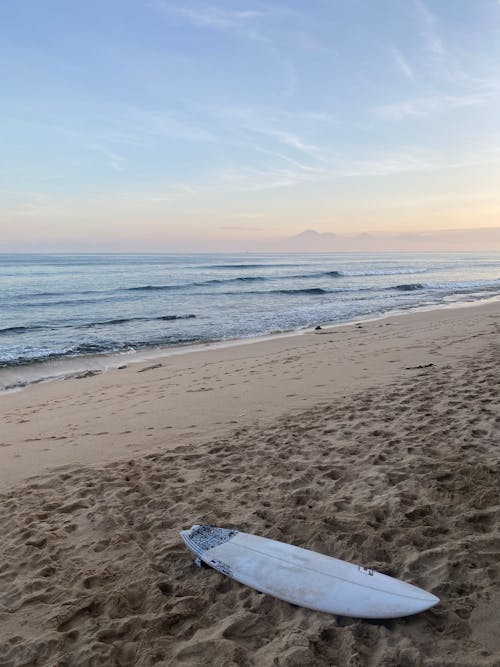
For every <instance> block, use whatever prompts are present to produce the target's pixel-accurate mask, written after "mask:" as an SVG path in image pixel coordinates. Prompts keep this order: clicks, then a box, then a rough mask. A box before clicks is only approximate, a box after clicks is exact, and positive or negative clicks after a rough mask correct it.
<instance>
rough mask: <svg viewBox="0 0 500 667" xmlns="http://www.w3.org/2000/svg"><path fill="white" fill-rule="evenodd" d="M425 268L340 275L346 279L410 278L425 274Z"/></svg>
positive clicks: (355, 272)
mask: <svg viewBox="0 0 500 667" xmlns="http://www.w3.org/2000/svg"><path fill="white" fill-rule="evenodd" d="M426 272H427V268H425V267H424V268H411V269H367V270H366V271H342V275H343V276H346V277H353V278H357V277H363V276H411V275H414V274H416V273H426Z"/></svg>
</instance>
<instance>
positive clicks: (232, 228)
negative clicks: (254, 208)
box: [219, 225, 262, 232]
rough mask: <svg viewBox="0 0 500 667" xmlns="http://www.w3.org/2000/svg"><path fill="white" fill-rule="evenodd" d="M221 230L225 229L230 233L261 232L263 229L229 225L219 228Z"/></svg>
mask: <svg viewBox="0 0 500 667" xmlns="http://www.w3.org/2000/svg"><path fill="white" fill-rule="evenodd" d="M219 229H224V230H225V231H228V232H260V231H261V229H262V227H238V226H237V225H227V226H225V227H219Z"/></svg>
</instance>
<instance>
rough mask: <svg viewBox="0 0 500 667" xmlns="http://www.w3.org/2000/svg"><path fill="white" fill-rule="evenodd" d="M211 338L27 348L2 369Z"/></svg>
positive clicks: (6, 361)
mask: <svg viewBox="0 0 500 667" xmlns="http://www.w3.org/2000/svg"><path fill="white" fill-rule="evenodd" d="M209 342H212V339H210V338H200V337H187V336H185V337H177V336H170V337H168V336H163V337H158V338H156V339H150V340H144V341H143V340H138V341H131V342H118V341H102V342H99V343H80V344H79V345H74V346H68V347H60V348H47V349H30V348H26V349H24V350H23V351H21V352H19V353H18V354H11V355H6V356H5V357H4V358H3V359H0V368H13V367H16V366H27V365H29V364H35V363H45V362H47V361H56V360H58V359H59V360H60V359H66V358H74V357H85V356H90V355H103V354H116V353H120V352H122V353H123V352H129V351H132V352H133V351H135V350H138V349H146V348H151V347H155V346H158V345H192V344H194V343H209Z"/></svg>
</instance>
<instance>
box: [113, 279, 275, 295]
mask: <svg viewBox="0 0 500 667" xmlns="http://www.w3.org/2000/svg"><path fill="white" fill-rule="evenodd" d="M264 280H268V279H267V278H264V276H240V277H239V278H213V279H211V280H204V281H202V282H196V283H183V284H182V285H140V286H137V287H127V288H126V291H127V292H154V291H168V290H181V289H189V288H190V287H204V286H205V285H219V284H221V285H222V284H227V283H238V282H240V283H250V282H259V281H264Z"/></svg>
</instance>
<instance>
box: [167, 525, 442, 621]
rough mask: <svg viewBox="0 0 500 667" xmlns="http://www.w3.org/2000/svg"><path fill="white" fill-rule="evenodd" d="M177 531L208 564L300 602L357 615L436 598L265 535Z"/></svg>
mask: <svg viewBox="0 0 500 667" xmlns="http://www.w3.org/2000/svg"><path fill="white" fill-rule="evenodd" d="M180 534H181V537H182V539H183V540H184V542H185V544H186V546H187V547H188V548H189V549H190V550H191V551H192V552H193V553H194V554H195V556H196V557H197V558H198V559H200V560H201V561H203V562H204V563H206V564H207V565H210V566H211V567H213V568H215V569H216V570H218V571H219V572H222V573H223V574H226V575H227V576H229V577H232V578H233V579H236V581H239V582H241V583H242V584H246V585H247V586H250V587H251V588H255V589H256V590H257V591H260V592H261V593H268V594H269V595H273V596H274V597H277V598H280V599H281V600H286V601H287V602H291V603H292V604H295V605H299V606H301V607H307V608H309V609H315V610H317V611H324V612H327V613H330V614H339V615H341V616H352V617H355V618H398V617H400V616H410V615H411V614H417V613H419V612H421V611H425V610H426V609H429V608H430V607H433V606H434V605H435V604H437V603H438V602H439V598H437V597H436V596H435V595H432V594H431V593H428V592H427V591H424V590H422V589H421V588H417V586H413V585H411V584H407V583H405V582H404V581H399V580H398V579H394V578H393V577H388V576H387V575H385V574H380V573H379V572H375V571H374V570H372V569H370V568H366V567H362V566H360V565H355V564H354V563H347V562H346V561H343V560H338V559H337V558H332V557H330V556H325V555H323V554H319V553H316V552H315V551H309V550H308V549H301V548H300V547H295V546H292V545H291V544H286V543H284V542H277V541H276V540H270V539H268V538H266V537H259V536H257V535H250V534H249V533H241V532H239V531H237V530H229V529H227V528H216V527H214V526H198V525H196V526H192V527H191V528H190V529H189V530H183V531H181V533H180Z"/></svg>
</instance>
